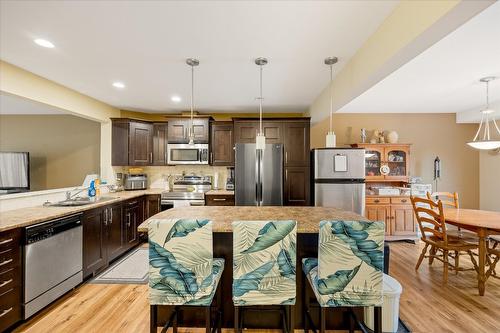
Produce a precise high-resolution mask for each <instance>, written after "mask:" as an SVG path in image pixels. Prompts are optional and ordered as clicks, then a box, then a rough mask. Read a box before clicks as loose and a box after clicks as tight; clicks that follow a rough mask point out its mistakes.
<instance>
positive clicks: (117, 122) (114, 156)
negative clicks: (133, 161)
mask: <svg viewBox="0 0 500 333" xmlns="http://www.w3.org/2000/svg"><path fill="white" fill-rule="evenodd" d="M128 133H129V121H128V120H126V119H112V124H111V165H113V166H115V165H116V166H124V165H128V157H129V135H128Z"/></svg>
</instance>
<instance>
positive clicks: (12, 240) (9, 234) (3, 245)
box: [0, 229, 21, 252]
mask: <svg viewBox="0 0 500 333" xmlns="http://www.w3.org/2000/svg"><path fill="white" fill-rule="evenodd" d="M20 240H21V229H13V230H9V231H5V232H2V233H0V252H2V251H3V250H5V249H13V248H17V247H19V242H20Z"/></svg>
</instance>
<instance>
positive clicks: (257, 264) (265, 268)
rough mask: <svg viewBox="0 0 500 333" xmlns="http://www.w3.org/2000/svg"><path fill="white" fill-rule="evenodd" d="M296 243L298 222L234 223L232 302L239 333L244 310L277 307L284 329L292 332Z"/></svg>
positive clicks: (235, 324) (236, 327)
mask: <svg viewBox="0 0 500 333" xmlns="http://www.w3.org/2000/svg"><path fill="white" fill-rule="evenodd" d="M296 244H297V222H296V221H235V222H233V303H234V327H235V331H236V332H237V333H239V332H241V329H242V326H243V323H244V320H243V319H244V318H243V315H244V311H251V310H258V311H263V310H274V311H276V310H275V309H274V308H276V307H277V306H279V309H278V311H279V313H280V315H281V320H282V323H283V331H284V332H293V327H294V320H293V308H292V306H293V305H294V304H295V298H296V285H295V281H296V261H297V254H296V248H297V247H296ZM240 311H241V316H240Z"/></svg>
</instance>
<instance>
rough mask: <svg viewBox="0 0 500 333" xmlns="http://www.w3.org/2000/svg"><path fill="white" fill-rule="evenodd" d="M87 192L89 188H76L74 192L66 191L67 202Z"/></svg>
mask: <svg viewBox="0 0 500 333" xmlns="http://www.w3.org/2000/svg"><path fill="white" fill-rule="evenodd" d="M85 190H87V188H82V189H81V188H78V187H76V188H74V189H73V190H71V191H66V200H67V201H68V200H71V199H72V198H73V197H75V196H77V195H78V194H80V193H82V192H83V191H85ZM74 191H77V192H75V193H72V192H74Z"/></svg>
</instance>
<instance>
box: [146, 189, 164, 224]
mask: <svg viewBox="0 0 500 333" xmlns="http://www.w3.org/2000/svg"><path fill="white" fill-rule="evenodd" d="M160 201H161V196H160V195H159V194H150V195H147V196H146V210H145V216H144V219H145V220H147V219H149V218H150V217H151V216H153V215H156V214H158V213H159V212H160Z"/></svg>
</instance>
